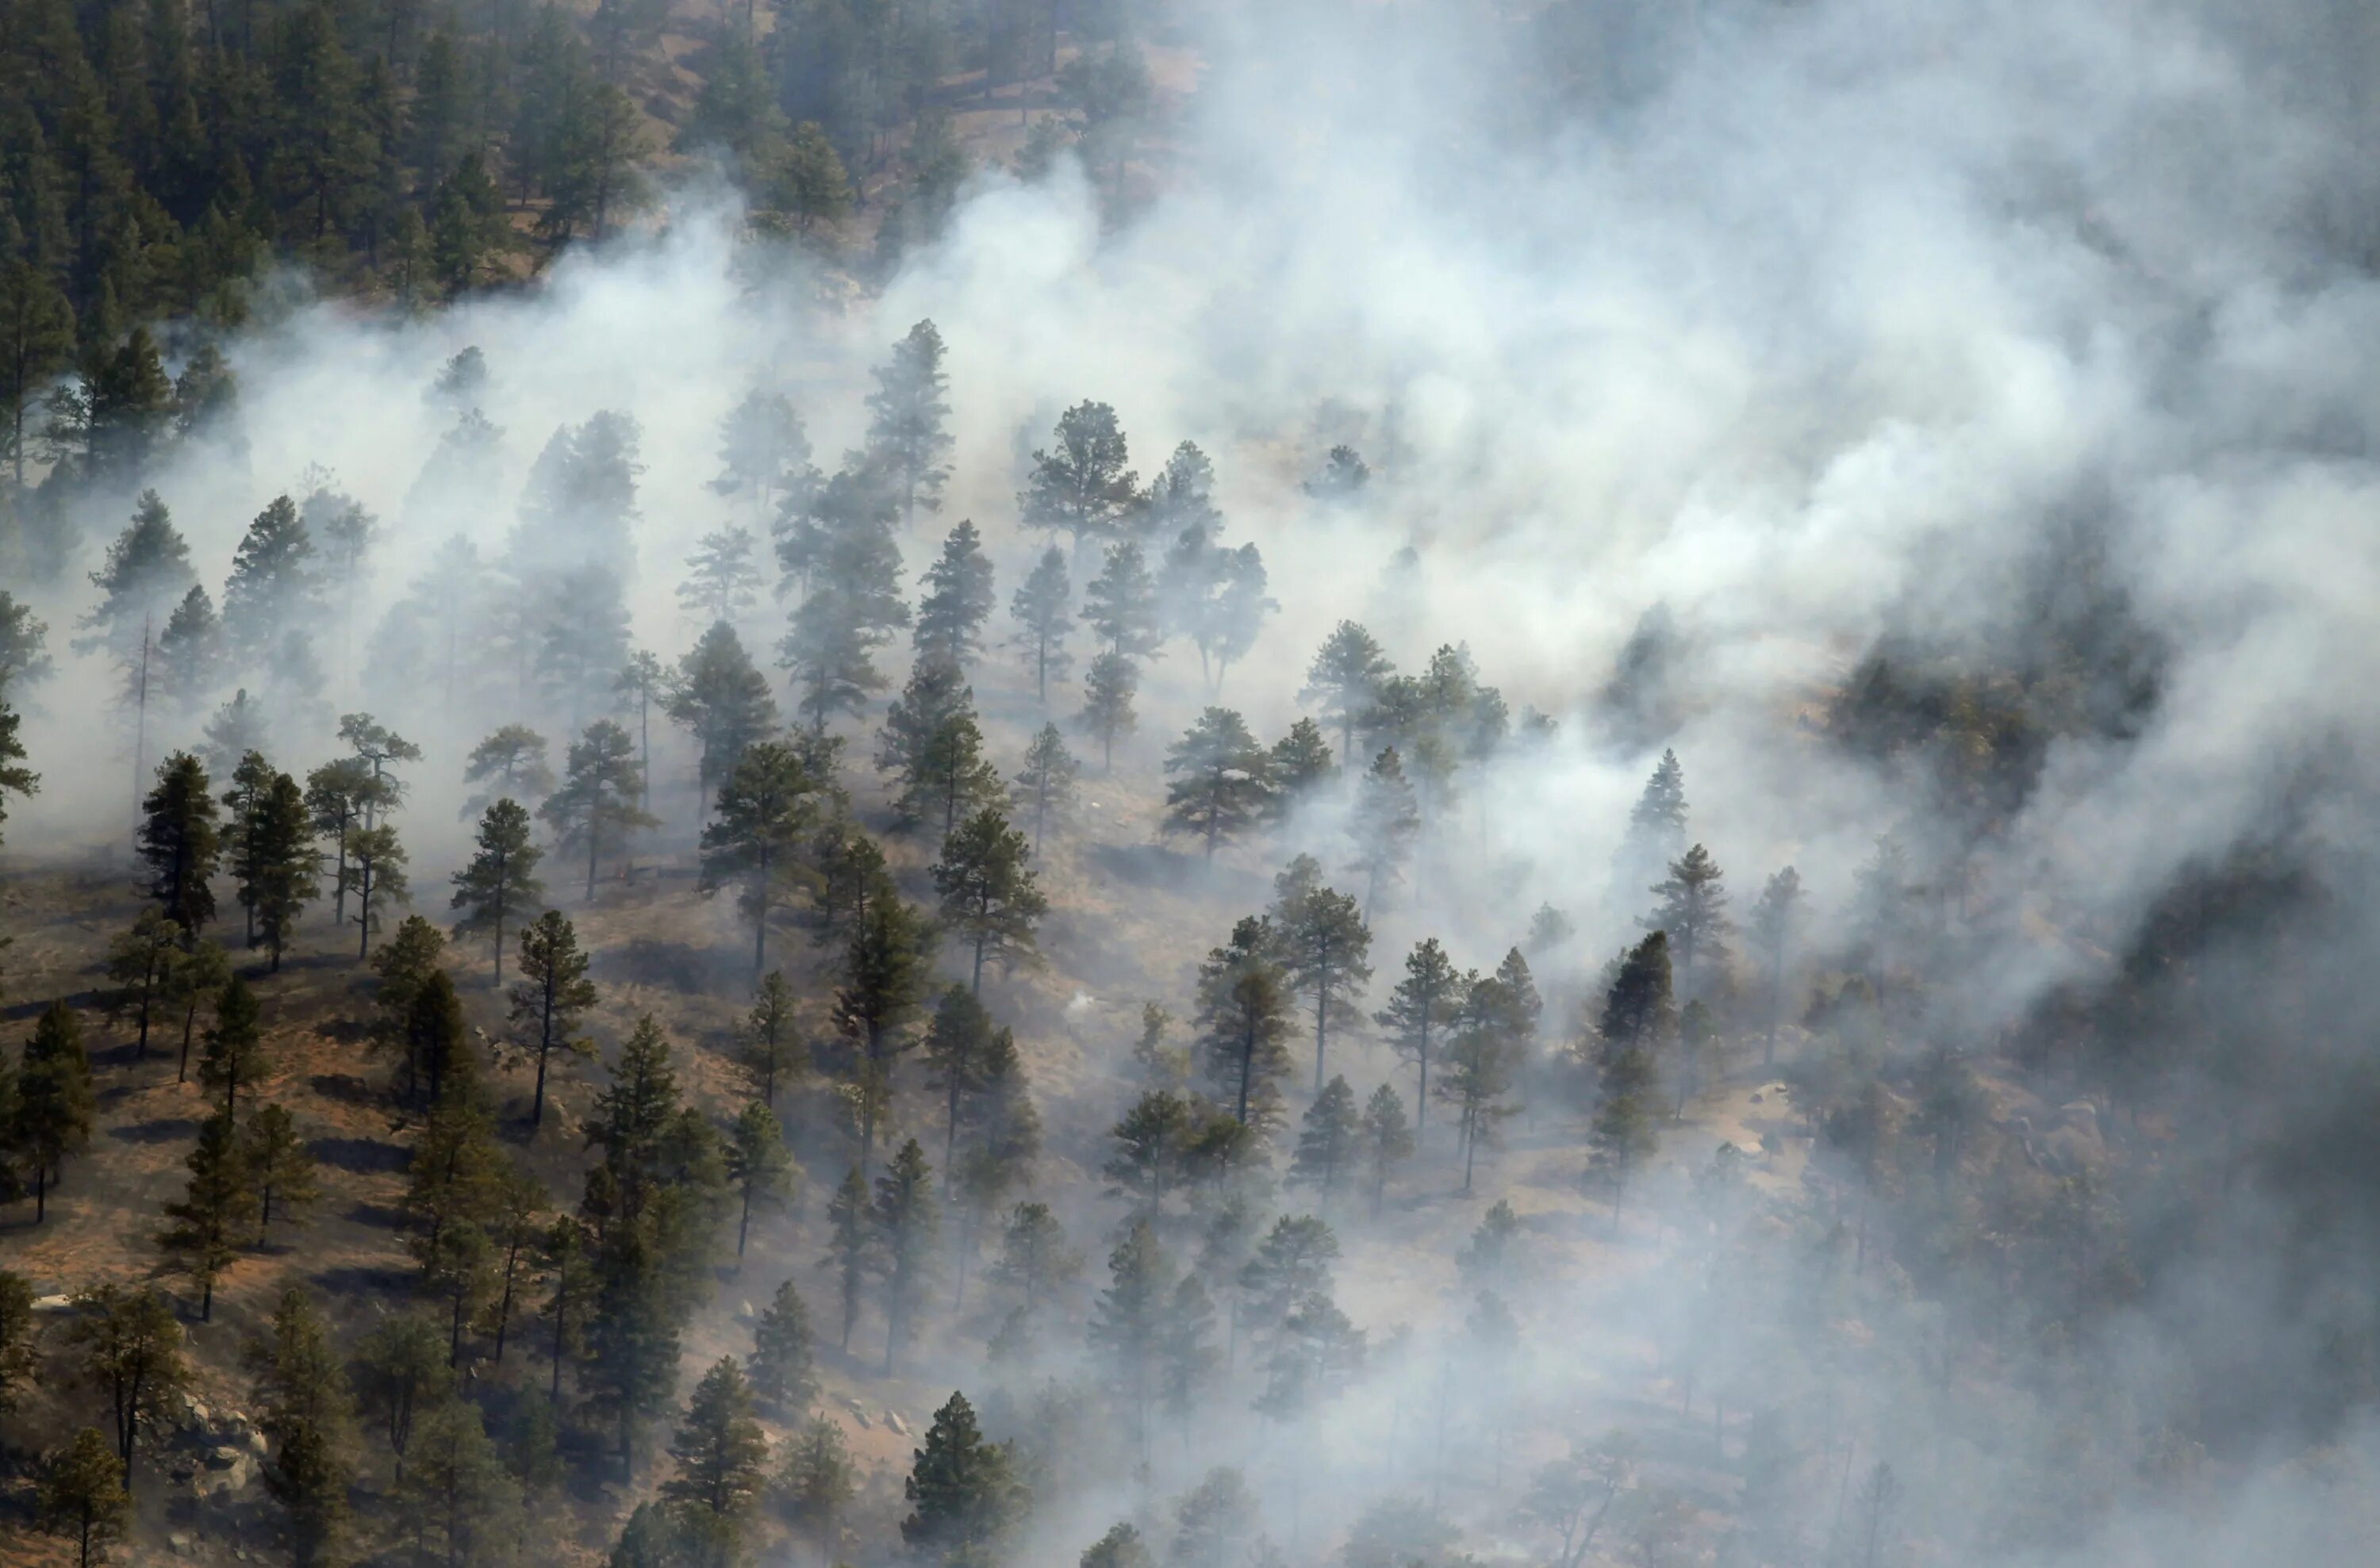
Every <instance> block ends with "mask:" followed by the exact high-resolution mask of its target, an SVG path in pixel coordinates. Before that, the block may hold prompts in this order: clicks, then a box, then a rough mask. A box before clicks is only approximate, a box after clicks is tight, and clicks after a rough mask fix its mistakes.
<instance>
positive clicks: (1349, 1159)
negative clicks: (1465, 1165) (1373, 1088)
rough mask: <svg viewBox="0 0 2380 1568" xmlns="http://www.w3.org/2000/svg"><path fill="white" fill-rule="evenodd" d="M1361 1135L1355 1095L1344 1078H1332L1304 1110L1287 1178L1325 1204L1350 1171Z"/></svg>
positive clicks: (1361, 1126) (1360, 1120)
mask: <svg viewBox="0 0 2380 1568" xmlns="http://www.w3.org/2000/svg"><path fill="white" fill-rule="evenodd" d="M1400 1119H1402V1117H1400ZM1363 1136H1364V1122H1363V1118H1362V1116H1360V1115H1358V1113H1357V1112H1356V1110H1355V1092H1354V1090H1353V1089H1350V1088H1349V1087H1348V1086H1347V1080H1346V1079H1345V1078H1343V1077H1341V1078H1333V1079H1332V1080H1330V1082H1329V1083H1328V1084H1326V1085H1324V1086H1323V1089H1322V1092H1320V1093H1319V1094H1318V1095H1316V1096H1315V1098H1314V1104H1312V1105H1310V1106H1308V1107H1307V1108H1306V1112H1305V1125H1304V1129H1303V1130H1302V1131H1300V1132H1299V1133H1298V1135H1297V1152H1296V1153H1295V1154H1294V1155H1293V1156H1292V1158H1291V1160H1290V1166H1289V1179H1290V1180H1291V1181H1293V1182H1299V1183H1303V1184H1305V1185H1306V1186H1309V1187H1312V1188H1315V1189H1316V1190H1317V1192H1318V1194H1319V1196H1320V1199H1321V1201H1322V1202H1323V1203H1324V1204H1326V1205H1327V1204H1328V1203H1329V1202H1330V1199H1331V1196H1332V1195H1333V1193H1335V1192H1336V1191H1337V1189H1338V1186H1339V1183H1340V1182H1341V1181H1342V1180H1344V1179H1345V1178H1346V1176H1347V1174H1348V1172H1349V1171H1350V1170H1352V1169H1353V1168H1354V1164H1355V1159H1356V1155H1357V1152H1358V1151H1359V1149H1360V1147H1361V1144H1362V1140H1363Z"/></svg>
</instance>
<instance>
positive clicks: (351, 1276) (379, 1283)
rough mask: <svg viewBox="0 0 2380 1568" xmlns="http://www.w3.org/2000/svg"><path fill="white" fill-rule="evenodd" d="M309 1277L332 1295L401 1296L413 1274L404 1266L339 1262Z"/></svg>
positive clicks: (410, 1283) (411, 1280)
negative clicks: (392, 1266) (398, 1267)
mask: <svg viewBox="0 0 2380 1568" xmlns="http://www.w3.org/2000/svg"><path fill="white" fill-rule="evenodd" d="M313 1279H314V1283H315V1284H316V1285H320V1286H322V1289H323V1290H324V1291H325V1292H326V1293H328V1294H330V1295H333V1296H402V1295H404V1294H405V1292H406V1290H407V1287H408V1286H410V1285H412V1283H413V1274H412V1272H411V1271H410V1270H407V1269H394V1268H388V1267H385V1266H374V1265H372V1264H369V1263H342V1264H341V1265H339V1266H338V1267H337V1268H335V1269H324V1270H322V1272H319V1273H317V1274H315V1275H314V1276H313Z"/></svg>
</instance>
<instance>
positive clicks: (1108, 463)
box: [1016, 403, 1140, 557]
mask: <svg viewBox="0 0 2380 1568" xmlns="http://www.w3.org/2000/svg"><path fill="white" fill-rule="evenodd" d="M1057 437H1058V439H1057V442H1056V444H1055V446H1054V447H1053V448H1052V449H1050V450H1048V451H1036V452H1034V454H1033V472H1032V475H1031V476H1030V477H1029V478H1028V479H1027V480H1026V488H1025V489H1024V490H1023V491H1022V492H1020V493H1019V494H1018V496H1017V498H1016V507H1017V511H1018V513H1019V514H1020V515H1021V516H1022V517H1023V519H1024V522H1025V525H1026V527H1028V528H1040V529H1044V530H1046V531H1048V532H1050V533H1053V534H1054V533H1064V534H1067V535H1069V536H1071V537H1073V539H1074V541H1075V555H1076V556H1077V557H1079V556H1081V554H1082V553H1083V546H1084V544H1085V542H1086V541H1087V540H1090V539H1097V538H1106V537H1110V536H1111V535H1113V534H1114V533H1116V532H1117V531H1118V530H1119V529H1120V528H1122V527H1123V521H1124V518H1125V517H1126V516H1127V515H1128V514H1129V513H1131V512H1132V510H1133V508H1134V506H1135V504H1137V503H1138V501H1139V500H1140V488H1139V480H1140V476H1139V475H1137V474H1135V473H1134V472H1133V471H1132V470H1130V469H1128V468H1126V467H1125V466H1124V464H1126V463H1127V462H1129V461H1130V460H1131V453H1130V452H1129V450H1128V448H1127V444H1126V442H1125V440H1124V434H1123V428H1122V427H1121V426H1119V425H1118V424H1117V423H1116V416H1115V410H1114V409H1113V408H1111V407H1109V406H1108V405H1107V404H1104V403H1078V404H1075V406H1074V407H1072V408H1069V409H1068V410H1066V412H1065V413H1064V414H1063V415H1062V416H1060V417H1059V420H1058V428H1057Z"/></svg>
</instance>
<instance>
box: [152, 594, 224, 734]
mask: <svg viewBox="0 0 2380 1568" xmlns="http://www.w3.org/2000/svg"><path fill="white" fill-rule="evenodd" d="M155 664H156V673H155V675H154V676H153V677H152V682H153V684H154V686H155V688H156V691H157V693H158V694H159V695H160V696H162V697H164V698H165V699H167V700H168V701H169V702H170V703H172V704H173V705H174V706H177V707H179V708H180V709H182V710H183V711H184V712H188V711H191V710H193V709H195V708H197V707H198V706H200V704H201V703H202V702H204V701H205V700H206V698H207V697H208V696H209V695H210V694H212V693H213V692H214V691H215V690H216V689H217V688H216V684H215V682H216V681H217V680H219V679H220V678H221V675H222V666H223V623H222V622H221V621H218V620H217V619H216V617H215V605H214V600H212V599H211V598H209V597H207V591H206V589H204V588H202V587H200V586H198V585H195V584H194V585H191V588H190V591H189V592H188V593H187V594H184V595H183V596H182V598H181V602H179V603H178V604H176V605H175V607H174V612H173V613H172V614H171V615H169V616H167V617H166V618H165V624H164V630H162V631H160V632H159V633H157V651H156V658H155Z"/></svg>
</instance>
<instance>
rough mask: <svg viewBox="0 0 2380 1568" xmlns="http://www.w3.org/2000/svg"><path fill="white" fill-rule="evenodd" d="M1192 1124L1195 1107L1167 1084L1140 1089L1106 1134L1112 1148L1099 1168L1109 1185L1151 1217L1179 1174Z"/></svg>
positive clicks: (1195, 1119) (1159, 1209)
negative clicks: (1149, 1088)
mask: <svg viewBox="0 0 2380 1568" xmlns="http://www.w3.org/2000/svg"><path fill="white" fill-rule="evenodd" d="M1197 1126H1198V1116H1197V1111H1196V1107H1195V1106H1194V1105H1193V1104H1191V1103H1190V1102H1189V1101H1188V1100H1186V1099H1184V1097H1183V1096H1182V1095H1180V1094H1178V1093H1176V1092H1173V1091H1172V1090H1170V1089H1152V1090H1149V1091H1148V1092H1146V1093H1144V1094H1142V1095H1141V1097H1140V1098H1139V1099H1138V1100H1135V1102H1133V1104H1132V1107H1131V1108H1130V1109H1129V1110H1127V1111H1125V1112H1124V1114H1123V1119H1122V1120H1120V1121H1118V1122H1117V1123H1116V1125H1115V1126H1114V1128H1111V1130H1110V1132H1109V1134H1108V1138H1109V1141H1110V1142H1111V1145H1112V1152H1111V1154H1110V1155H1109V1157H1108V1160H1107V1163H1106V1164H1104V1165H1103V1166H1101V1167H1100V1174H1101V1175H1102V1176H1105V1177H1106V1178H1107V1181H1108V1183H1109V1190H1111V1192H1115V1193H1118V1194H1121V1195H1123V1196H1124V1197H1127V1198H1130V1199H1131V1200H1133V1201H1134V1203H1135V1206H1136V1207H1137V1208H1138V1210H1139V1211H1140V1212H1144V1213H1146V1214H1148V1215H1149V1216H1151V1217H1152V1218H1153V1217H1155V1216H1157V1215H1159V1214H1160V1213H1162V1212H1163V1211H1164V1206H1165V1197H1166V1194H1167V1193H1169V1192H1171V1191H1172V1190H1173V1189H1174V1188H1175V1187H1176V1186H1177V1185H1178V1184H1179V1182H1180V1180H1181V1177H1182V1168H1183V1165H1184V1162H1185V1161H1186V1160H1187V1158H1188V1156H1189V1146H1190V1140H1191V1138H1192V1136H1193V1134H1194V1133H1195V1132H1196V1130H1197Z"/></svg>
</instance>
